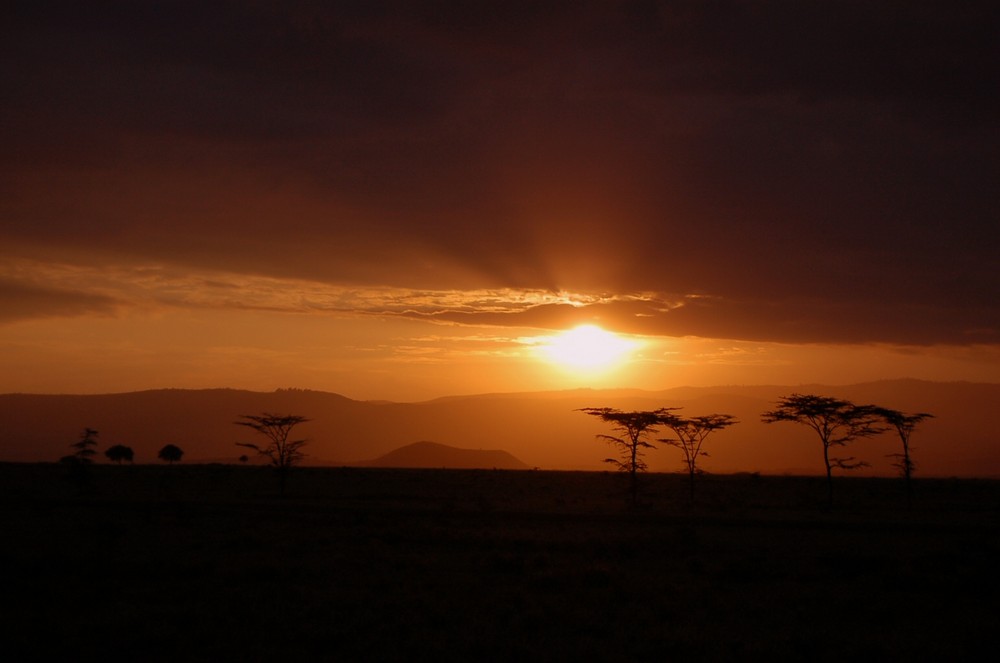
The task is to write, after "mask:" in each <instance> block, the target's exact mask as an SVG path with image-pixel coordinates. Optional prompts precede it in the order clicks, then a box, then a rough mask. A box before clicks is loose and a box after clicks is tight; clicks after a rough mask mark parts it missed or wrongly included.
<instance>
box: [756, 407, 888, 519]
mask: <svg viewBox="0 0 1000 663" xmlns="http://www.w3.org/2000/svg"><path fill="white" fill-rule="evenodd" d="M761 420H762V421H763V422H764V423H766V424H770V423H774V422H776V421H793V422H795V423H798V424H805V425H806V426H809V427H810V428H812V429H813V430H814V431H816V434H817V435H819V439H820V442H822V444H823V465H824V466H825V467H826V492H827V506H833V472H832V468H833V467H834V466H836V467H838V468H840V469H843V470H853V469H856V468H858V467H863V466H864V465H866V463H862V462H858V461H855V460H854V458H853V457H847V458H832V457H831V456H830V447H842V446H844V445H846V444H847V443H848V442H850V441H852V440H855V439H857V438H859V437H870V436H872V435H878V434H879V433H881V432H883V431H884V430H885V429H884V428H882V427H880V426H879V425H878V424H879V423H880V421H881V418H880V416H879V415H878V408H876V407H875V406H874V405H855V404H854V403H852V402H851V401H848V400H843V399H840V398H832V397H830V396H816V395H814V394H792V395H791V396H782V397H781V398H779V399H778V407H776V408H775V409H773V410H770V411H768V412H765V413H763V414H762V415H761Z"/></svg>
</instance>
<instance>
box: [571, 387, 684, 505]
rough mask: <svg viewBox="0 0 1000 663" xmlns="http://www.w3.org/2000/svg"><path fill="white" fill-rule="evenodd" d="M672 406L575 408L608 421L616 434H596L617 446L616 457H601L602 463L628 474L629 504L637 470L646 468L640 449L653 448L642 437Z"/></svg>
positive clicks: (634, 492)
mask: <svg viewBox="0 0 1000 663" xmlns="http://www.w3.org/2000/svg"><path fill="white" fill-rule="evenodd" d="M672 409H675V408H661V409H659V410H655V411H652V412H647V411H633V412H626V411H622V410H616V409H615V408H611V407H584V408H580V409H579V412H584V413H586V414H589V415H591V416H594V417H598V418H600V419H601V420H602V421H606V422H608V423H609V424H611V426H612V428H613V429H614V431H615V432H617V433H619V435H617V436H615V435H598V436H597V439H599V440H604V441H606V442H608V443H609V444H611V445H612V446H614V447H616V448H617V449H618V453H619V457H620V459H619V458H605V459H604V462H605V463H610V464H612V465H614V466H615V467H617V468H618V469H619V470H620V471H622V472H627V473H628V475H629V492H630V494H631V499H632V506H635V505H636V504H637V502H638V495H639V484H638V477H637V474H638V473H639V472H644V471H645V470H646V467H647V465H646V461H645V460H643V458H642V457H643V455H644V453H643V452H644V450H645V449H653V448H654V446H653V445H652V444H650V443H649V442H647V441H646V437H647V436H648V435H650V434H651V433H652V432H653V430H654V429H655V428H656V427H657V426H659V425H660V423H661V418H662V417H664V416H666V415H667V414H668V413H669V412H670V410H672Z"/></svg>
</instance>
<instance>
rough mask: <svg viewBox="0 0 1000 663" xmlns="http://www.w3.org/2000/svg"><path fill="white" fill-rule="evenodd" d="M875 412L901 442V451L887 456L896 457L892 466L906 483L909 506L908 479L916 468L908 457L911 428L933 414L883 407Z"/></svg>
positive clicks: (910, 497) (911, 486)
mask: <svg viewBox="0 0 1000 663" xmlns="http://www.w3.org/2000/svg"><path fill="white" fill-rule="evenodd" d="M875 413H876V414H877V415H878V416H879V417H881V418H882V421H884V422H885V423H886V424H888V425H889V426H891V427H892V428H894V429H895V430H896V433H897V434H898V435H899V440H900V442H902V443H903V453H901V454H889V457H890V458H895V459H896V462H895V463H893V467H895V468H897V469H898V470H899V473H900V475H901V476H902V477H903V479H904V482H905V484H906V506H907V508H909V507H910V506H911V505H912V502H913V484H912V482H911V480H910V479H911V476H912V475H913V471H914V470H915V469H916V468H917V465H916V463H914V462H913V459H912V458H910V451H911V448H910V434H911V433H913V429H914V428H916V427H917V424H919V423H920V422H921V421H923V420H925V419H933V418H934V415H933V414H928V413H927V412H918V413H916V414H905V413H903V412H900V411H899V410H891V409H889V408H883V407H880V408H875Z"/></svg>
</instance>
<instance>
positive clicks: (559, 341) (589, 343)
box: [541, 325, 638, 371]
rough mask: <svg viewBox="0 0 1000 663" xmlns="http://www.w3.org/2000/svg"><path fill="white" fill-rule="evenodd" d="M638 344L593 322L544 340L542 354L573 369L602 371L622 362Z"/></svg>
mask: <svg viewBox="0 0 1000 663" xmlns="http://www.w3.org/2000/svg"><path fill="white" fill-rule="evenodd" d="M637 345H638V344H637V343H635V342H634V341H628V340H626V339H624V338H622V337H620V336H618V335H617V334H614V333H612V332H609V331H605V330H603V329H601V328H600V327H598V326H596V325H581V326H579V327H576V328H574V329H571V330H569V331H565V332H563V333H561V334H559V335H557V336H551V337H548V338H547V339H545V341H544V342H543V344H542V345H541V350H542V353H543V354H544V356H545V358H546V359H548V360H549V361H551V362H553V363H555V364H559V365H560V366H563V367H566V368H570V369H574V370H587V371H590V370H603V369H607V368H612V367H614V366H616V365H618V364H619V363H621V362H622V361H624V360H625V359H626V358H627V357H628V355H629V353H630V352H632V351H633V350H634V349H635V348H636V346H637Z"/></svg>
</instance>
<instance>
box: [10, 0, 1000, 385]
mask: <svg viewBox="0 0 1000 663" xmlns="http://www.w3.org/2000/svg"><path fill="white" fill-rule="evenodd" d="M0 12H2V20H0V54H2V55H0V172H2V176H0V392H40V393H52V392H57V393H107V392H119V391H130V390H138V389H151V388H161V387H190V388H204V387H235V388H247V389H255V390H271V389H275V388H287V387H297V388H308V389H321V390H326V391H334V392H338V393H342V394H344V395H346V396H349V397H352V398H362V399H391V400H421V399H425V398H433V397H437V396H444V395H450V394H463V393H481V392H505V391H526V390H541V389H565V388H576V387H587V386H590V387H611V386H623V387H637V388H645V389H659V388H667V387H672V386H680V385H699V386H706V385H717V384H808V383H830V384H849V383H852V382H859V381H867V380H878V379H890V378H898V377H915V378H921V379H932V380H971V381H985V382H998V381H1000V296H998V295H1000V270H998V268H997V259H996V256H997V253H998V249H1000V232H998V226H1000V224H998V223H997V221H998V218H997V216H998V211H997V210H998V202H1000V194H998V191H1000V187H998V186H997V182H1000V159H998V155H1000V94H998V92H997V90H998V89H1000V85H998V83H1000V76H998V72H1000V67H998V64H1000V47H998V46H997V40H996V39H995V26H996V25H997V24H998V22H997V18H998V16H997V10H996V9H995V6H994V4H993V3H989V2H968V3H954V2H950V1H949V2H909V1H898V2H896V1H887V2H844V1H842V2H827V1H823V0H816V1H813V2H792V1H788V2H781V1H761V2H754V1H745V2H715V1H706V2H587V1H585V0H584V1H581V2H517V1H512V2H502V3H465V2H377V1H365V2H360V1H359V2H326V3H320V2H276V1H275V2H269V1H261V2H252V1H248V2H211V1H207V2H141V3H136V2H125V1H123V2H93V3H92V2H69V1H66V2H46V1H33V2H19V1H17V0H14V1H12V2H8V3H5V4H4V8H3V9H2V10H0ZM582 324H591V325H597V326H599V327H601V328H602V329H604V330H607V331H609V332H613V333H615V334H618V335H619V337H618V338H619V340H621V341H623V342H624V343H626V344H627V350H624V351H623V352H622V354H621V356H620V357H619V358H618V360H616V361H614V362H611V363H609V364H607V365H603V366H596V367H595V366H578V365H573V364H567V363H565V362H562V363H560V362H555V361H553V359H552V354H551V353H550V352H548V351H547V348H549V347H550V345H551V343H553V341H552V340H551V339H553V338H558V337H559V335H560V334H561V333H562V332H565V331H566V330H569V329H572V328H574V327H576V326H578V325H582Z"/></svg>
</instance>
